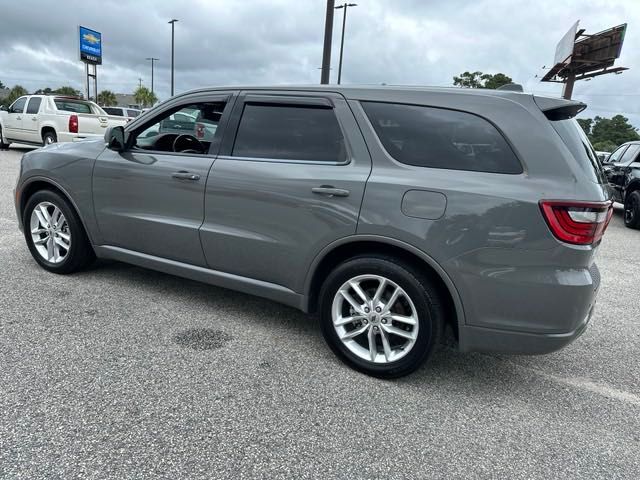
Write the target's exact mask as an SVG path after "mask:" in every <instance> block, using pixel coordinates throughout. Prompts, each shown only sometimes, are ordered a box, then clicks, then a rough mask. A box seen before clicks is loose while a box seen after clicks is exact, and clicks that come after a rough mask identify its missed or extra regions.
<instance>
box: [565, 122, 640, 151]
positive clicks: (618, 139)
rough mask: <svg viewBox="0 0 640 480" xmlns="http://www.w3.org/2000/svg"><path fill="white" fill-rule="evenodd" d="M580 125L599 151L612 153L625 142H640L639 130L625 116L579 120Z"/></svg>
mask: <svg viewBox="0 0 640 480" xmlns="http://www.w3.org/2000/svg"><path fill="white" fill-rule="evenodd" d="M578 123H579V124H580V126H581V127H582V129H583V130H584V132H585V133H586V134H587V136H588V137H589V141H591V144H592V145H593V148H595V149H596V150H599V151H603V152H611V151H613V150H614V149H615V148H616V147H617V146H618V145H621V144H623V143H625V142H630V141H632V140H640V134H638V129H637V128H635V127H634V126H633V125H631V124H630V123H629V119H628V118H626V117H624V116H623V115H615V116H613V117H612V118H603V117H598V116H596V117H595V118H593V119H591V118H578Z"/></svg>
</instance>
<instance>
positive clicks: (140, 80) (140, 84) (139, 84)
mask: <svg viewBox="0 0 640 480" xmlns="http://www.w3.org/2000/svg"><path fill="white" fill-rule="evenodd" d="M138 88H142V79H141V78H138Z"/></svg>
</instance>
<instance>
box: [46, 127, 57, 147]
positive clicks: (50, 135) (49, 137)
mask: <svg viewBox="0 0 640 480" xmlns="http://www.w3.org/2000/svg"><path fill="white" fill-rule="evenodd" d="M57 141H58V136H57V135H56V132H54V131H53V130H47V131H46V132H44V133H43V134H42V144H43V145H44V146H47V145H51V144H52V143H56V142H57Z"/></svg>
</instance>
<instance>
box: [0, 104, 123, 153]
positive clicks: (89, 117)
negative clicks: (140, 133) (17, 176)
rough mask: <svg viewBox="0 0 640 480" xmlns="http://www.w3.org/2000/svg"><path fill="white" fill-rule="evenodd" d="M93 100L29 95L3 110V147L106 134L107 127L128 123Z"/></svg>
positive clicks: (0, 144)
mask: <svg viewBox="0 0 640 480" xmlns="http://www.w3.org/2000/svg"><path fill="white" fill-rule="evenodd" d="M126 123H127V120H126V119H124V118H122V117H117V116H110V115H107V113H106V112H105V111H104V110H102V108H100V107H99V106H98V105H96V104H95V103H93V102H90V101H87V100H82V99H79V98H76V97H66V96H59V95H56V96H50V95H25V96H23V97H20V98H18V99H17V100H16V101H15V102H13V103H12V104H11V106H10V107H9V108H8V110H7V111H0V147H7V146H8V145H9V144H10V143H14V142H15V143H23V144H27V145H38V146H40V145H47V144H50V143H56V142H73V141H77V140H82V139H85V138H99V137H103V136H104V132H105V130H106V129H107V127H113V126H118V125H125V124H126Z"/></svg>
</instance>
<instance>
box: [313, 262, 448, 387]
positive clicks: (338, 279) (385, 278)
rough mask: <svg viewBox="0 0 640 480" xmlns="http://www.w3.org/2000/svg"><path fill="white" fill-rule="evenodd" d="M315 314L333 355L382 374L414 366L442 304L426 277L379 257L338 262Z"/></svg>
mask: <svg viewBox="0 0 640 480" xmlns="http://www.w3.org/2000/svg"><path fill="white" fill-rule="evenodd" d="M320 313H321V328H322V333H323V336H324V338H325V340H326V341H327V343H328V344H329V347H330V348H331V349H332V350H333V351H334V353H335V354H336V355H337V356H338V357H339V358H340V359H341V360H342V361H344V362H345V363H346V364H347V365H349V366H351V367H352V368H355V369H356V370H359V371H361V372H364V373H366V374H369V375H372V376H376V377H382V378H395V377H401V376H403V375H407V374H409V373H411V372H413V371H414V370H416V369H417V368H418V367H420V365H422V363H424V361H425V360H426V359H427V358H428V356H429V355H430V353H431V352H432V350H433V349H434V346H435V345H437V344H438V342H439V338H440V334H441V332H442V326H443V323H444V310H443V307H442V302H441V301H440V298H439V294H438V291H437V289H436V288H435V287H434V286H433V285H432V283H431V282H430V281H429V279H428V278H427V277H425V276H423V275H421V274H420V273H419V272H417V271H415V270H414V269H413V268H411V267H410V266H409V265H406V264H404V263H402V262H399V261H398V260H397V259H394V258H389V257H383V256H363V257H356V258H353V259H351V260H348V261H346V262H344V263H342V264H341V265H339V266H338V267H337V268H336V269H335V270H334V271H333V272H332V273H331V274H330V275H329V277H328V278H327V280H326V281H325V283H324V285H323V288H322V292H321V294H320Z"/></svg>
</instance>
